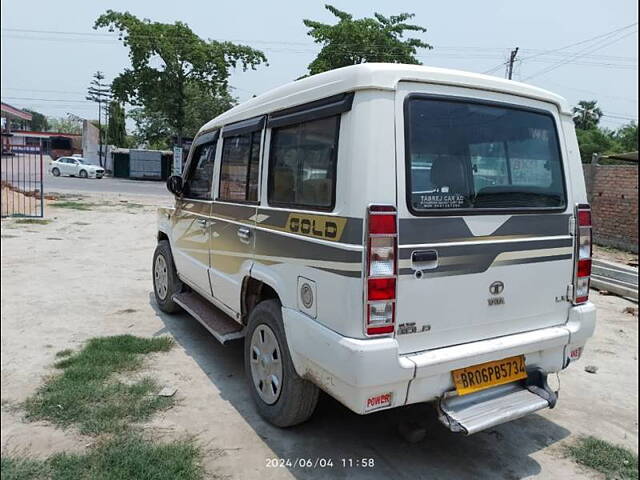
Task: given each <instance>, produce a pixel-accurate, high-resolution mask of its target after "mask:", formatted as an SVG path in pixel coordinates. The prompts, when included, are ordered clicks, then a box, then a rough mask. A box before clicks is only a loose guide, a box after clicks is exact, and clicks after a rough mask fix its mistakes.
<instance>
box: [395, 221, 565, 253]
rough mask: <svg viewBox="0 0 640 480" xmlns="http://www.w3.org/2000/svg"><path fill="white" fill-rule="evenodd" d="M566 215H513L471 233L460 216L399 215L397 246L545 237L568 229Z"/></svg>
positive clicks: (561, 233)
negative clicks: (483, 230) (486, 229)
mask: <svg viewBox="0 0 640 480" xmlns="http://www.w3.org/2000/svg"><path fill="white" fill-rule="evenodd" d="M570 217H571V215H567V214H560V215H558V214H543V215H514V216H512V217H511V218H509V219H508V220H507V221H506V222H505V223H504V224H502V225H501V226H500V227H499V228H498V229H497V230H496V231H495V232H493V233H492V234H491V235H487V236H474V235H473V234H472V233H471V230H469V227H468V226H467V224H466V222H465V221H464V218H462V217H423V218H401V219H400V222H399V240H400V246H402V245H412V244H416V243H444V242H460V241H471V240H481V239H485V238H499V237H507V236H513V235H527V236H535V237H543V236H544V237H547V236H553V235H566V234H567V233H568V232H569V218H570Z"/></svg>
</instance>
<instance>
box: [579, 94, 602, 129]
mask: <svg viewBox="0 0 640 480" xmlns="http://www.w3.org/2000/svg"><path fill="white" fill-rule="evenodd" d="M600 118H602V110H600V107H598V102H597V100H581V101H579V102H578V106H576V107H573V123H575V125H576V128H579V129H582V130H589V129H591V128H596V127H597V126H598V123H599V122H600Z"/></svg>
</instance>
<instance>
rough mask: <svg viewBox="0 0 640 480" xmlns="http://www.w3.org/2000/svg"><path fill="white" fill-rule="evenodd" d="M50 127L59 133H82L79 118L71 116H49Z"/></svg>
mask: <svg viewBox="0 0 640 480" xmlns="http://www.w3.org/2000/svg"><path fill="white" fill-rule="evenodd" d="M48 123H49V127H50V129H51V131H52V132H57V133H73V134H76V135H79V134H81V133H82V125H81V124H80V122H78V121H77V120H73V119H71V118H53V117H49V118H48Z"/></svg>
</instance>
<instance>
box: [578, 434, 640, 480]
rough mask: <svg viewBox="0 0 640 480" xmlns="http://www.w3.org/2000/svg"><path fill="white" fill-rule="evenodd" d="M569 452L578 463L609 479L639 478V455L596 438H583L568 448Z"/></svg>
mask: <svg viewBox="0 0 640 480" xmlns="http://www.w3.org/2000/svg"><path fill="white" fill-rule="evenodd" d="M567 452H568V453H569V455H570V456H571V457H573V459H574V460H575V461H576V462H577V463H579V464H581V465H584V466H586V467H589V468H592V469H594V470H597V471H598V472H601V473H603V474H604V475H605V477H606V478H607V479H616V480H637V478H638V455H637V454H635V453H633V452H631V451H629V450H627V449H626V448H622V447H618V446H616V445H612V444H610V443H608V442H605V441H604V440H599V439H597V438H595V437H582V438H580V439H578V441H577V442H576V443H575V444H574V445H570V446H568V447H567Z"/></svg>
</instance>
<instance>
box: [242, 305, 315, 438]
mask: <svg viewBox="0 0 640 480" xmlns="http://www.w3.org/2000/svg"><path fill="white" fill-rule="evenodd" d="M282 325H283V324H282V307H281V305H280V302H279V301H278V300H265V301H263V302H261V303H259V304H258V305H257V306H256V307H255V308H254V309H253V311H252V312H251V315H250V316H249V324H248V326H247V335H246V336H245V343H244V360H245V371H246V374H247V381H248V383H249V388H250V389H251V396H252V397H253V400H254V401H255V403H256V406H257V408H258V412H259V413H260V415H261V416H262V417H263V418H264V419H265V420H267V421H268V422H270V423H272V424H273V425H276V426H278V427H291V426H293V425H297V424H299V423H302V422H304V421H306V420H308V419H309V417H311V415H312V414H313V411H314V410H315V408H316V404H317V403H318V394H319V390H318V387H316V386H315V385H314V384H313V383H311V382H309V381H307V380H304V379H303V378H301V377H300V376H298V374H297V373H296V371H295V368H294V366H293V362H292V361H291V355H290V354H289V347H288V346H287V340H286V337H285V333H284V327H283V326H282Z"/></svg>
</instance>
